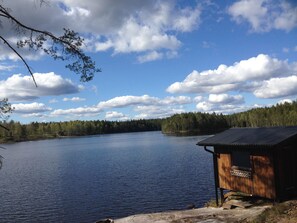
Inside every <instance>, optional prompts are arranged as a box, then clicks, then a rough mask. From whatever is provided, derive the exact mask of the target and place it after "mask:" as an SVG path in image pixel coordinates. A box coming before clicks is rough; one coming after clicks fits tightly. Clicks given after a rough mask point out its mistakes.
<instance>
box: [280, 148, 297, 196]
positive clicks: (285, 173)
mask: <svg viewBox="0 0 297 223" xmlns="http://www.w3.org/2000/svg"><path fill="white" fill-rule="evenodd" d="M277 157H278V159H277V162H276V163H277V168H278V177H279V194H280V197H281V199H288V198H291V197H293V196H296V195H297V149H296V148H294V147H284V148H282V149H281V150H279V151H278V153H277Z"/></svg>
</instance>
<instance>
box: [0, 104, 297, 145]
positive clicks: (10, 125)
mask: <svg viewBox="0 0 297 223" xmlns="http://www.w3.org/2000/svg"><path fill="white" fill-rule="evenodd" d="M0 125H2V126H5V128H0V142H2V143H3V142H8V141H26V140H36V139H45V138H57V137H70V136H86V135H97V134H109V133H125V132H141V131H160V130H162V132H163V133H164V134H175V135H199V134H214V133H217V132H220V131H223V130H225V129H228V128H231V127H269V126H293V125H297V101H294V102H292V103H284V104H277V105H275V106H272V107H264V108H256V109H251V110H248V111H245V112H240V113H235V114H230V115H223V114H216V113H201V112H189V113H182V114H175V115H173V116H171V117H169V118H166V119H149V120H144V119H143V120H129V121H102V120H101V121H100V120H95V121H78V120H77V121H67V122H41V123H39V122H32V123H30V124H21V123H20V122H15V121H10V122H4V121H3V122H1V123H0Z"/></svg>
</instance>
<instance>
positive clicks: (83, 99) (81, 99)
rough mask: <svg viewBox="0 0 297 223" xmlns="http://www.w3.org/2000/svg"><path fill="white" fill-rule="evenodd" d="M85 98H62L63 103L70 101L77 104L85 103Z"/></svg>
mask: <svg viewBox="0 0 297 223" xmlns="http://www.w3.org/2000/svg"><path fill="white" fill-rule="evenodd" d="M85 100H86V99H85V98H80V97H72V98H63V101H72V102H78V101H85Z"/></svg>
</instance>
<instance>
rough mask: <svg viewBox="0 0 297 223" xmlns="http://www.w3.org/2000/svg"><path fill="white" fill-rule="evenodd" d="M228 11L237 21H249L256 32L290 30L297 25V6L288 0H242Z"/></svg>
mask: <svg viewBox="0 0 297 223" xmlns="http://www.w3.org/2000/svg"><path fill="white" fill-rule="evenodd" d="M228 13H229V14H230V15H231V16H232V18H233V19H234V20H235V21H236V22H237V23H242V22H245V21H247V22H248V23H249V24H250V25H251V28H252V31H255V32H267V31H270V30H272V29H279V30H285V31H290V30H292V29H293V28H295V27H296V26H297V7H295V6H293V5H292V4H290V3H289V2H288V1H271V0H240V1H237V2H235V3H234V4H232V5H231V6H230V7H229V8H228Z"/></svg>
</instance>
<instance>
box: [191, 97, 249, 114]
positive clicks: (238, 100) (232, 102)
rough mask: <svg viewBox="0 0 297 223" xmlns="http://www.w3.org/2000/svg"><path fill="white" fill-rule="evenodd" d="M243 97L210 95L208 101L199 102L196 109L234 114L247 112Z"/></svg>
mask: <svg viewBox="0 0 297 223" xmlns="http://www.w3.org/2000/svg"><path fill="white" fill-rule="evenodd" d="M243 104H244V98H243V96H242V95H228V94H210V95H209V97H208V99H207V100H206V101H202V98H201V100H200V101H198V103H197V105H196V108H197V110H198V111H201V112H216V113H234V112H240V111H243V110H246V109H247V107H246V106H244V105H243Z"/></svg>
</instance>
